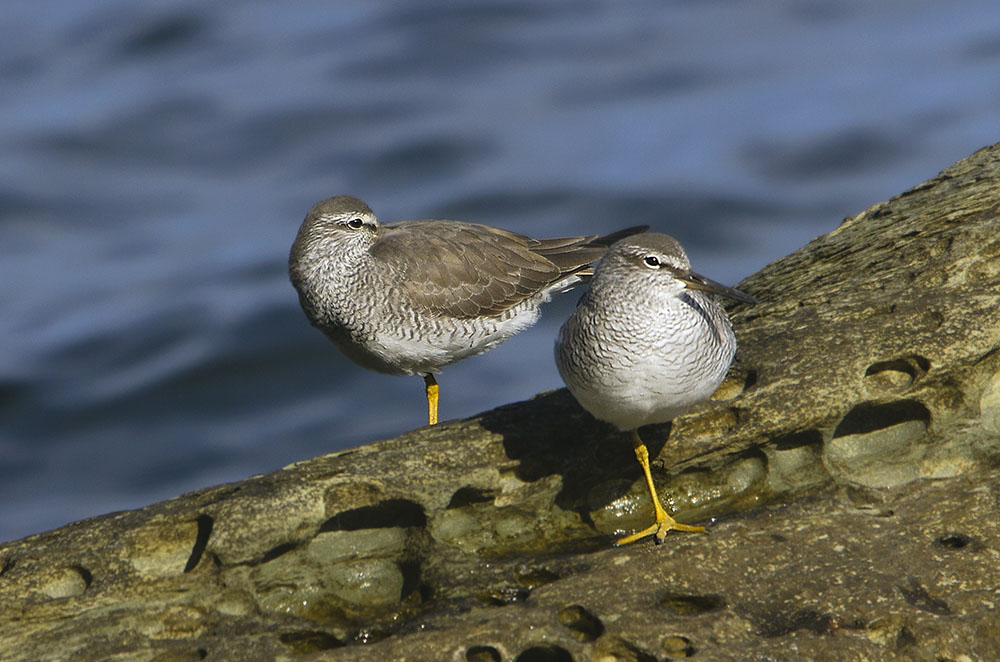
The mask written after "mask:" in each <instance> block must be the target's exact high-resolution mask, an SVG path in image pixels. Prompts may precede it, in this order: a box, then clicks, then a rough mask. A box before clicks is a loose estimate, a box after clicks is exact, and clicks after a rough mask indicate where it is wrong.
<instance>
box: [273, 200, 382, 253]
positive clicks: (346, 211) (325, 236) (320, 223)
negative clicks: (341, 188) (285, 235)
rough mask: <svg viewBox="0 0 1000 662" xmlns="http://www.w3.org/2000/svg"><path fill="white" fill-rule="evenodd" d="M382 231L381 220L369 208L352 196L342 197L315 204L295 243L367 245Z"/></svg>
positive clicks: (300, 228) (303, 222)
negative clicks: (380, 229) (379, 222)
mask: <svg viewBox="0 0 1000 662" xmlns="http://www.w3.org/2000/svg"><path fill="white" fill-rule="evenodd" d="M378 232H379V224H378V219H377V218H375V213H374V212H373V211H372V210H371V209H370V208H369V207H368V205H366V204H365V203H364V202H363V201H361V200H358V199H357V198H352V197H351V196H349V195H338V196H336V197H333V198H327V199H326V200H320V201H319V202H317V203H316V204H315V205H313V207H312V209H310V210H309V213H308V214H306V218H305V220H304V221H302V226H301V227H299V234H298V236H297V237H296V238H295V243H296V244H300V243H307V244H314V243H317V242H321V243H328V242H335V243H337V244H357V245H366V246H367V245H371V244H372V243H373V242H374V240H375V237H376V236H377V235H378ZM293 251H294V248H293Z"/></svg>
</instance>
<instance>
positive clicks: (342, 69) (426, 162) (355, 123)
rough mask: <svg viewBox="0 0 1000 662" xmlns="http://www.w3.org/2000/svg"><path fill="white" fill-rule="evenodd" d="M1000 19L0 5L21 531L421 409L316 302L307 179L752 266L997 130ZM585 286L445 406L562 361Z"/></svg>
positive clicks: (9, 391)
mask: <svg viewBox="0 0 1000 662" xmlns="http://www.w3.org/2000/svg"><path fill="white" fill-rule="evenodd" d="M997 35H1000V5H997V4H996V3H995V2H988V1H986V0H979V1H971V0H970V1H964V2H963V1H958V2H953V3H939V2H914V1H912V0H908V1H906V2H904V1H902V0H889V1H887V2H882V3H867V2H842V1H837V2H832V1H830V2H791V1H786V2H773V3H764V4H761V3H739V2H735V1H729V2H727V1H721V2H664V1H663V0H657V1H655V2H641V1H640V2H634V3H621V2H614V1H612V0H607V1H605V2H580V1H578V0H572V1H571V0H565V1H559V2H556V1H543V2H538V1H536V0H532V1H531V2H487V3H474V4H455V3H451V2H444V1H441V0H438V1H433V0H432V1H428V2H420V3H413V2H381V3H357V4H347V3H316V2H304V1H291V2H282V3H270V2H244V3H225V4H223V3H214V4H213V3H202V2H193V1H190V2H188V1H183V0H161V1H160V2H155V3H153V2H147V3H136V2H133V1H131V0H128V1H126V0H118V1H111V0H91V1H83V2H78V1H76V0H74V1H72V2H70V1H69V0H35V1H33V2H22V1H19V0H15V1H14V2H10V3H7V4H5V6H4V20H3V21H2V22H0V44H2V45H0V145H2V149H0V311H2V314H0V540H6V539H11V538H15V537H19V536H22V535H26V534H29V533H33V532H38V531H42V530H45V529H49V528H52V527H55V526H59V525H61V524H64V523H66V522H68V521H71V520H74V519H79V518H82V517H86V516H90V515H96V514H100V513H103V512H106V511H109V510H115V509H121V508H131V507H136V506H140V505H143V504H146V503H148V502H151V501H154V500H158V499H161V498H166V497H170V496H174V495H176V494H179V493H181V492H184V491H187V490H190V489H193V488H196V487H200V486H204V485H207V484H211V483H216V482H221V481H227V480H235V479H240V478H243V477H246V476H248V475H250V474H253V473H259V472H265V471H270V470H273V469H276V468H278V467H281V466H283V465H285V464H287V463H289V462H292V461H295V460H298V459H302V458H305V457H310V456H314V455H317V454H320V453H324V452H327V451H332V450H337V449H340V448H344V447H348V446H353V445H357V444H361V443H365V442H368V441H371V440H375V439H379V438H386V437H390V436H394V435H396V434H399V433H401V432H404V431H406V430H408V429H411V428H414V427H417V426H419V425H420V424H421V423H422V422H423V421H424V420H425V419H424V416H425V409H424V403H423V390H422V382H421V380H420V379H419V378H417V377H411V378H402V377H387V376H383V375H377V374H373V373H368V372H365V371H363V370H362V369H360V368H357V367H355V366H353V364H351V363H349V362H348V361H347V360H346V359H344V358H343V357H341V356H340V355H339V354H338V353H337V352H336V350H335V349H334V348H333V346H332V345H330V344H329V343H328V342H327V341H326V340H325V339H324V338H323V337H322V335H320V334H319V333H318V332H316V331H314V330H313V329H311V328H310V327H309V326H308V324H307V323H306V321H305V318H304V316H303V315H302V313H301V311H300V310H299V308H298V303H297V300H296V297H295V295H294V292H293V290H292V289H291V286H290V285H289V284H288V281H287V276H286V258H287V251H288V247H289V245H290V243H291V241H292V238H293V237H294V235H295V232H296V230H297V228H298V225H299V223H300V222H301V220H302V217H303V215H304V214H305V212H306V210H307V209H308V208H309V207H310V206H311V205H312V204H313V203H314V202H315V201H316V200H319V199H320V198H323V197H326V196H328V195H333V194H336V193H351V194H354V195H357V196H359V197H362V198H364V199H365V200H367V201H368V202H369V204H370V205H371V206H372V207H373V209H374V210H375V212H376V213H377V214H378V215H379V216H380V217H381V218H382V219H383V220H396V219H400V218H407V217H411V218H412V217H427V216H438V217H448V218H463V219H467V220H474V221H478V222H484V223H490V224H493V225H499V226H502V227H506V228H508V229H511V230H515V231H518V232H523V233H528V234H535V235H539V236H545V235H548V236H553V235H560V234H582V233H591V232H608V231H611V230H614V229H617V228H619V227H622V226H625V225H632V224H637V223H647V224H649V225H652V226H653V227H654V228H655V229H657V230H660V231H665V232H669V233H671V234H674V235H675V236H677V237H678V238H679V239H680V240H681V241H682V242H683V243H684V244H685V246H686V247H687V249H688V252H689V253H690V255H691V258H692V261H693V263H694V265H695V268H697V269H698V270H699V271H701V272H702V273H705V274H706V275H708V276H710V277H712V278H715V279H716V280H721V281H725V282H729V283H735V282H737V281H739V280H740V279H741V278H743V277H745V276H747V275H749V274H750V273H752V272H753V271H755V270H756V269H758V268H760V267H761V266H763V265H765V264H766V263H768V262H769V261H771V260H773V259H774V258H777V257H780V256H782V255H784V254H786V253H788V252H791V251H792V250H794V249H796V248H798V247H799V246H801V245H802V244H804V243H805V242H806V241H808V240H809V239H810V238H812V237H813V236H816V235H818V234H822V233H824V232H827V231H829V230H831V229H833V228H834V227H836V225H837V224H838V223H839V222H840V220H841V219H842V218H843V217H844V216H846V215H849V214H853V213H857V212H858V211H860V210H862V209H864V208H865V207H867V206H869V205H870V204H872V203H874V202H877V201H879V200H882V199H884V198H886V197H888V196H891V195H893V194H895V193H898V192H900V191H902V190H904V189H905V188H907V187H909V186H912V185H915V184H917V183H919V182H920V181H922V180H924V179H926V178H928V177H930V176H933V175H934V174H935V173H936V172H937V171H939V170H940V169H942V168H944V167H946V166H948V165H950V164H951V163H952V162H954V161H956V160H958V159H960V158H962V157H964V156H966V155H968V154H969V153H971V152H972V151H974V150H975V149H977V148H979V147H981V146H983V145H986V144H989V143H992V142H995V141H996V140H998V139H1000V131H998V128H1000V122H998V112H997V108H998V107H1000V84H998V81H1000V78H998V76H997V71H998V66H1000V37H998V36H997ZM575 299H576V295H573V294H570V295H568V296H564V297H562V298H561V299H559V300H557V301H556V302H554V303H553V304H552V305H550V306H549V307H548V308H547V309H546V312H545V314H544V316H543V318H542V321H541V322H540V323H539V325H537V326H536V327H535V328H533V329H531V330H529V331H528V332H526V333H524V334H522V335H520V336H518V337H517V338H515V339H513V340H512V341H510V342H508V343H507V344H505V345H503V346H502V347H500V348H498V349H497V350H495V351H493V352H491V353H489V354H487V355H484V356H481V357H477V358H474V359H470V360H468V361H466V362H464V363H461V364H458V365H455V366H452V367H450V368H448V369H446V371H445V372H444V374H443V376H442V377H441V378H440V382H441V385H442V407H441V413H442V416H443V417H444V418H454V417H460V416H468V415H471V414H474V413H476V412H479V411H482V410H484V409H488V408H491V407H494V406H497V405H500V404H504V403H507V402H511V401H515V400H519V399H524V398H527V397H529V396H531V395H533V394H534V393H536V392H538V391H540V390H543V389H549V388H554V387H557V386H560V385H561V384H560V381H559V377H558V375H557V373H556V371H555V367H554V365H553V363H552V359H551V345H552V341H553V338H554V334H555V331H556V329H557V328H558V326H559V324H560V323H561V322H562V320H563V319H564V318H565V316H566V315H567V314H568V311H569V310H570V308H571V307H572V305H573V303H574V301H575ZM623 452H628V451H627V449H625V448H623Z"/></svg>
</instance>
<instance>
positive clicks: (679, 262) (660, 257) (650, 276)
mask: <svg viewBox="0 0 1000 662" xmlns="http://www.w3.org/2000/svg"><path fill="white" fill-rule="evenodd" d="M606 271H607V272H612V271H613V272H615V273H616V275H617V276H618V278H625V279H627V280H628V281H629V282H635V281H641V282H643V283H649V284H650V285H651V286H652V287H655V288H657V289H658V290H660V291H663V292H668V293H671V294H674V295H676V296H680V295H681V294H683V293H684V291H685V290H700V291H704V292H708V293H710V294H720V295H722V296H726V297H729V298H732V299H737V300H739V301H744V302H746V303H756V300H755V299H754V298H753V297H751V296H750V295H748V294H745V293H743V292H740V291H739V290H735V289H733V288H731V287H726V286H725V285H722V284H721V283H717V282H715V281H714V280H710V279H708V278H705V277H704V276H702V275H701V274H699V273H697V272H695V271H693V270H692V269H691V263H690V262H689V261H688V257H687V253H685V252H684V248H683V247H682V246H681V245H680V242H678V241H677V240H676V239H674V238H673V237H671V236H670V235H666V234H660V233H658V232H645V233H643V234H637V235H632V236H631V237H626V238H624V239H621V240H619V241H617V242H615V243H614V244H612V246H611V248H609V249H608V252H607V253H606V254H605V256H604V258H603V259H602V260H601V262H600V264H598V265H597V271H596V273H595V275H594V281H595V284H596V283H598V281H600V280H603V279H602V278H601V274H602V272H606ZM648 286H649V285H647V287H648Z"/></svg>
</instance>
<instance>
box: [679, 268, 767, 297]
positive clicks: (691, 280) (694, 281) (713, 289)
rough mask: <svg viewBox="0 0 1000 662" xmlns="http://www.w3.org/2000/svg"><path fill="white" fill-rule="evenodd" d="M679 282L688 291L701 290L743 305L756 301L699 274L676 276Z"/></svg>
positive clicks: (689, 273) (690, 272) (743, 293)
mask: <svg viewBox="0 0 1000 662" xmlns="http://www.w3.org/2000/svg"><path fill="white" fill-rule="evenodd" d="M677 277H678V278H679V279H680V280H681V282H683V283H684V285H685V286H687V288H688V289H690V290H701V291H702V292H709V293H711V294H718V295H720V296H724V297H728V298H730V299H736V300H737V301H742V302H743V303H750V304H754V303H757V299H754V298H753V297H752V296H750V295H749V294H747V293H746V292H740V291H739V290H737V289H735V288H733V287H727V286H725V285H723V284H722V283H716V282H715V281H714V280H712V279H710V278H705V277H704V276H702V275H701V274H698V273H695V272H693V271H689V272H687V273H686V274H680V275H678V276H677Z"/></svg>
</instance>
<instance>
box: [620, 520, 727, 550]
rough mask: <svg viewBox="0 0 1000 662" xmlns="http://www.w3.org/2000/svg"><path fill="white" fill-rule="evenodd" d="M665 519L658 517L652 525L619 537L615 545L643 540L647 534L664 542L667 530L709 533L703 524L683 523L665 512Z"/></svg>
mask: <svg viewBox="0 0 1000 662" xmlns="http://www.w3.org/2000/svg"><path fill="white" fill-rule="evenodd" d="M664 515H665V518H664V519H659V518H658V519H657V521H655V522H653V524H651V525H650V526H648V527H646V528H645V529H643V530H642V531H636V532H635V533H633V534H632V535H628V536H625V537H624V538H619V539H618V540H616V541H615V545H619V546H620V545H627V544H629V543H630V542H635V541H636V540H642V539H643V538H645V537H646V536H651V535H654V534H655V535H656V544H657V545H659V544H660V543H661V542H663V539H664V538H666V537H667V531H670V530H674V531H690V532H692V533H708V531H706V530H705V527H703V526H691V525H690V524H681V523H680V522H677V521H675V520H674V518H673V517H671V516H670V515H667V514H666V513H664Z"/></svg>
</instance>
